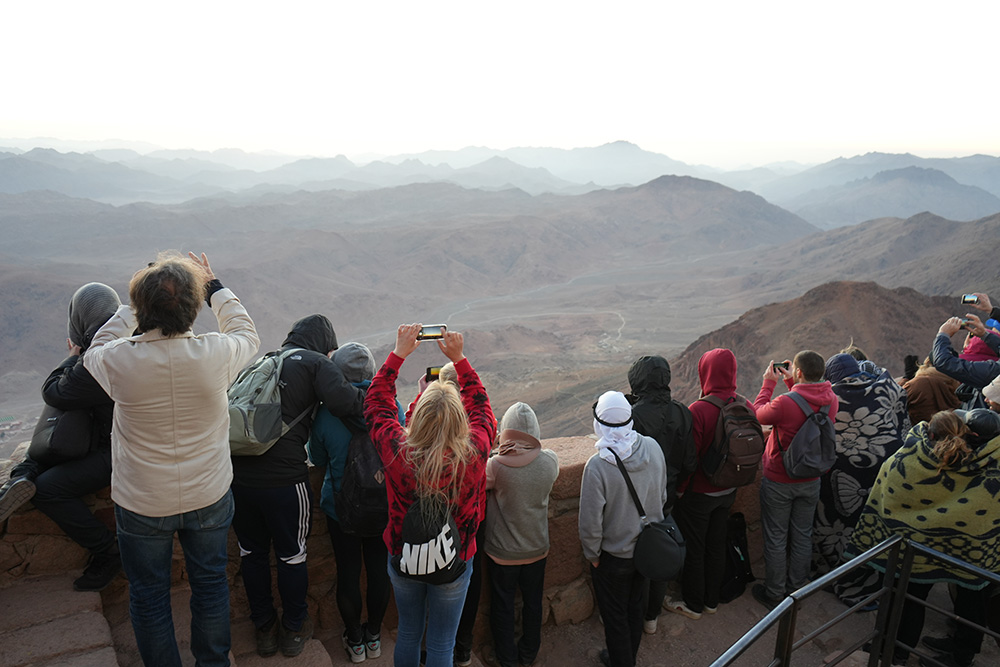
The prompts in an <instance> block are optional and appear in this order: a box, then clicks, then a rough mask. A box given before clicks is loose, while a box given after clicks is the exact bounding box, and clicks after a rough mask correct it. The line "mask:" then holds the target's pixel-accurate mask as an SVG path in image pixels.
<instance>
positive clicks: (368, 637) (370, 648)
mask: <svg viewBox="0 0 1000 667" xmlns="http://www.w3.org/2000/svg"><path fill="white" fill-rule="evenodd" d="M361 636H362V637H363V638H364V640H365V656H366V657H368V658H377V657H379V656H380V655H382V633H381V632H376V633H375V634H371V633H370V632H368V626H367V625H365V626H364V631H363V632H362V634H361Z"/></svg>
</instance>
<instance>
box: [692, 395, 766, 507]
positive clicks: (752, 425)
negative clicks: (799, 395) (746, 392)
mask: <svg viewBox="0 0 1000 667" xmlns="http://www.w3.org/2000/svg"><path fill="white" fill-rule="evenodd" d="M698 400H699V401H705V402H706V403H711V404H712V405H714V406H715V407H717V408H719V420H718V421H717V422H716V425H715V437H714V438H713V439H712V444H711V445H709V447H708V449H707V450H706V451H705V454H704V456H702V459H701V469H702V471H704V473H705V477H706V478H707V479H708V482H709V484H711V485H712V486H717V487H719V488H723V489H728V488H731V487H734V486H746V485H748V484H753V481H754V479H755V478H756V476H757V468H758V467H759V466H760V459H761V456H762V455H763V454H764V431H763V430H762V429H761V427H760V422H759V421H757V415H756V414H754V411H753V409H752V408H750V407H749V406H748V405H747V399H745V398H743V397H742V396H740V395H739V394H736V395H735V396H733V397H732V398H730V399H729V400H728V401H723V400H722V399H720V398H719V397H717V396H703V397H702V398H699V399H698Z"/></svg>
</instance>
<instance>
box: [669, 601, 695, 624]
mask: <svg viewBox="0 0 1000 667" xmlns="http://www.w3.org/2000/svg"><path fill="white" fill-rule="evenodd" d="M663 608H664V609H666V610H667V611H672V612H674V613H675V614H680V615H681V616H687V617H688V618H691V619H694V620H696V621H697V620H698V619H699V618H701V612H699V611H691V610H690V609H688V606H687V605H686V604H684V602H683V601H682V600H664V602H663Z"/></svg>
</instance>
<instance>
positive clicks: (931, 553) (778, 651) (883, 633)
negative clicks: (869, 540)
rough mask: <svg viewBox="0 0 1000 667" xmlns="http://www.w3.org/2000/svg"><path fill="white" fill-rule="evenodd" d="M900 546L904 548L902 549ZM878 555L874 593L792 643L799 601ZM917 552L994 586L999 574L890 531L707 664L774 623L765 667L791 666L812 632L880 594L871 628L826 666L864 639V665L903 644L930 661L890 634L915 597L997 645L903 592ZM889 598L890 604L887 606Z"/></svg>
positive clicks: (886, 658)
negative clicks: (881, 565)
mask: <svg viewBox="0 0 1000 667" xmlns="http://www.w3.org/2000/svg"><path fill="white" fill-rule="evenodd" d="M904 546H905V547H906V548H905V550H903V547H904ZM901 551H902V552H903V553H902V559H900V552H901ZM883 554H887V556H886V558H887V560H886V565H885V574H884V576H883V578H882V587H881V588H880V589H879V590H878V591H877V592H875V593H872V594H870V595H869V596H868V597H866V598H865V599H863V600H861V601H860V602H858V603H856V604H855V605H854V606H852V607H850V608H848V609H847V610H846V611H844V612H842V613H840V614H838V615H837V616H836V617H834V618H832V619H830V620H829V621H827V622H826V623H824V624H823V625H821V626H820V627H818V628H816V629H815V630H813V631H811V632H809V633H807V634H806V635H805V636H804V637H802V638H801V639H799V640H798V641H793V640H794V636H795V623H796V620H797V616H798V610H799V607H800V606H801V604H802V602H804V601H805V600H806V599H807V598H809V597H811V596H812V595H815V594H816V593H817V592H819V591H821V590H823V589H825V588H827V587H828V586H830V585H831V584H832V583H833V582H835V581H837V580H838V579H840V578H841V577H843V576H844V575H846V574H849V573H851V572H853V571H854V570H857V569H858V568H860V567H864V566H866V565H867V564H868V563H870V562H871V561H873V560H875V559H876V558H878V557H880V556H882V555H883ZM918 554H920V555H923V556H926V557H930V558H934V559H937V560H939V561H942V562H943V563H945V564H946V565H947V566H948V567H950V568H953V569H956V570H964V571H966V572H969V573H971V574H973V575H975V576H977V577H980V578H982V579H985V580H987V581H991V582H994V583H996V584H1000V574H997V573H994V572H988V571H986V570H984V569H982V568H980V567H977V566H976V565H972V564H970V563H966V562H965V561H962V560H960V559H958V558H955V557H954V556H949V555H948V554H943V553H941V552H938V551H935V550H934V549H931V548H929V547H926V546H924V545H922V544H918V543H916V542H913V541H911V540H904V538H903V537H902V536H900V535H894V536H893V537H891V538H889V539H888V540H886V541H884V542H882V543H881V544H878V545H876V546H875V547H873V548H871V549H869V550H868V551H866V552H865V553H863V554H861V555H860V556H858V557H857V558H854V559H852V560H851V561H849V562H847V563H844V564H843V565H841V566H839V567H837V568H836V569H834V570H832V571H831V572H828V573H827V574H825V575H823V576H822V577H820V578H819V579H816V580H815V581H813V582H811V583H809V584H807V585H805V586H803V587H802V588H800V589H799V590H797V591H795V592H794V593H792V594H791V595H789V596H788V597H786V598H785V599H784V600H782V601H781V602H780V603H779V604H778V606H776V607H775V608H774V609H773V610H771V611H770V612H769V613H768V614H767V615H766V616H764V618H762V619H761V620H760V621H758V622H757V624H756V625H754V626H753V627H752V628H751V629H750V630H749V631H747V633H746V634H744V635H743V636H742V637H740V638H739V640H737V641H736V643H735V644H733V645H732V646H731V647H729V649H728V650H727V651H726V652H725V653H723V654H722V655H720V656H719V657H718V658H716V659H715V661H714V662H713V663H712V667H727V665H731V664H732V663H733V662H734V661H735V660H736V659H737V658H739V657H740V656H741V655H743V654H744V653H745V652H746V651H747V650H748V649H749V648H750V647H751V646H752V645H753V644H754V643H756V642H757V641H758V640H759V639H760V638H761V637H762V636H764V634H765V633H766V632H768V631H769V630H770V629H771V628H773V627H774V626H775V625H777V626H778V637H777V639H776V640H775V647H774V658H773V659H772V660H771V662H770V663H769V667H779V666H780V667H787V666H788V665H790V664H791V655H792V652H793V651H795V650H797V649H799V648H801V647H802V646H804V645H805V644H807V643H809V642H810V641H812V640H813V639H815V638H816V637H817V636H819V635H821V634H822V633H824V632H826V631H827V630H829V629H830V628H832V627H834V626H836V625H837V624H838V623H841V622H842V621H843V620H844V619H846V618H848V617H850V616H851V614H853V613H854V612H856V611H858V610H859V609H861V608H862V607H864V606H866V605H868V604H870V603H871V602H874V601H876V600H882V599H883V598H887V599H886V600H884V601H882V602H880V604H879V610H878V614H877V616H876V620H875V629H874V630H872V632H870V633H868V634H866V635H865V636H863V637H861V638H860V639H858V640H856V641H855V642H854V643H853V644H852V645H850V646H848V647H847V648H845V649H844V650H843V651H842V652H841V654H840V655H839V656H837V657H836V658H834V659H833V660H831V661H830V663H829V664H830V665H836V664H837V663H839V662H840V661H841V660H844V659H845V658H846V657H847V656H848V655H850V654H851V653H854V652H855V651H857V650H858V649H859V648H862V647H863V646H864V645H865V643H866V642H868V641H871V647H870V652H869V659H868V665H869V667H875V666H876V665H878V664H883V665H889V664H891V663H892V657H893V652H894V651H895V650H896V648H903V649H906V650H908V651H912V652H913V653H915V654H916V655H918V656H920V657H921V658H931V659H932V660H933V656H928V655H926V654H925V653H923V652H922V651H921V650H919V649H917V648H916V647H913V646H905V645H903V644H902V643H901V642H899V641H898V640H897V639H896V635H897V633H898V631H899V623H900V619H901V616H902V609H903V604H904V602H905V601H906V600H911V601H915V602H917V603H919V604H922V605H924V606H925V607H929V608H931V609H933V610H934V611H937V612H939V613H941V614H943V615H944V616H947V617H949V618H952V619H954V620H956V621H957V622H959V623H963V624H965V625H967V626H969V627H972V628H975V629H976V630H980V631H982V632H983V633H984V634H985V635H988V636H990V637H993V638H994V639H996V640H997V642H998V643H1000V633H997V632H994V631H993V630H990V629H989V628H985V627H982V626H980V625H978V624H976V623H972V622H971V621H967V620H965V619H963V618H960V617H959V616H957V615H956V614H954V613H952V612H948V611H946V610H944V609H941V608H939V607H937V606H935V605H933V604H929V603H927V602H926V601H924V600H920V599H918V598H915V597H913V596H911V595H908V594H907V593H906V588H907V586H908V585H909V581H910V573H911V571H912V568H913V560H914V558H915V557H916V556H917V555H918ZM900 561H902V562H900ZM890 594H891V595H890ZM889 602H891V604H889Z"/></svg>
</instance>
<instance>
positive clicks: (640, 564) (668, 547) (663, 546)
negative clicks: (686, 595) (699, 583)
mask: <svg viewBox="0 0 1000 667" xmlns="http://www.w3.org/2000/svg"><path fill="white" fill-rule="evenodd" d="M608 451H610V452H611V453H612V454H613V455H614V457H615V461H616V462H617V463H618V469H619V470H621V471H622V476H623V477H624V478H625V484H626V485H627V486H628V492H629V493H630V494H631V495H632V502H634V503H635V508H636V509H637V510H639V522H640V524H641V525H642V530H641V531H640V532H639V539H638V540H636V543H635V551H634V552H633V554H632V560H633V562H634V563H635V569H636V570H638V572H639V574H641V575H642V576H644V577H646V578H647V579H650V580H652V581H672V580H674V579H676V578H677V577H678V576H680V573H681V570H683V569H684V554H685V553H686V548H685V546H684V536H683V535H681V531H680V529H679V528H678V527H677V522H676V521H674V517H672V516H670V515H667V516H666V517H664V519H663V521H655V522H651V521H650V520H649V519H647V518H646V510H645V509H643V507H642V502H640V501H639V494H638V493H636V492H635V487H634V486H632V478H631V477H629V475H628V471H627V470H625V464H624V463H622V460H621V459H620V458H619V457H618V454H616V453H615V452H614V450H610V449H609V450H608Z"/></svg>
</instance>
